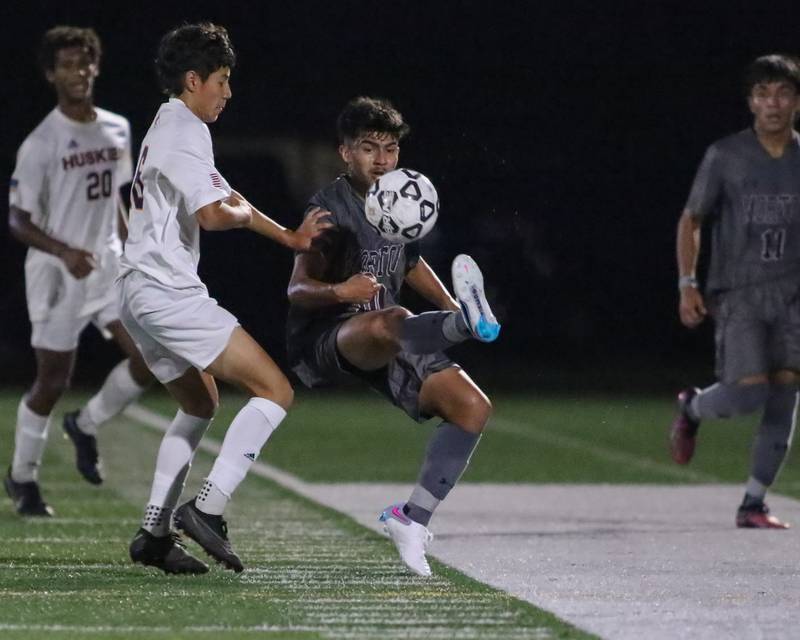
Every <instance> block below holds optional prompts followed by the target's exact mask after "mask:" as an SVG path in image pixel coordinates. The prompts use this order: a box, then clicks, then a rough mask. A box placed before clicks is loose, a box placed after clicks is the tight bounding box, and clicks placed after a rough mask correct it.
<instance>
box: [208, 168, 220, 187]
mask: <svg viewBox="0 0 800 640" xmlns="http://www.w3.org/2000/svg"><path fill="white" fill-rule="evenodd" d="M209 175H210V176H211V184H212V185H213V186H215V187H216V188H217V189H222V178H221V177H220V175H219V174H218V173H216V172H215V173H211V174H209Z"/></svg>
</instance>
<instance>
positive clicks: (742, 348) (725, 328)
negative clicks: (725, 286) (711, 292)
mask: <svg viewBox="0 0 800 640" xmlns="http://www.w3.org/2000/svg"><path fill="white" fill-rule="evenodd" d="M710 308H711V314H712V316H713V318H714V322H715V342H716V373H717V377H718V378H719V380H720V381H721V382H725V383H728V384H731V383H734V382H736V381H738V380H741V379H742V378H745V377H748V376H754V375H759V374H766V373H770V372H774V371H778V370H781V369H790V370H794V371H800V286H798V283H796V282H792V281H790V280H783V281H780V282H775V283H770V284H768V285H759V286H754V287H748V288H744V289H737V290H734V291H728V292H725V293H722V294H717V295H716V296H714V297H713V298H712V301H711V303H710Z"/></svg>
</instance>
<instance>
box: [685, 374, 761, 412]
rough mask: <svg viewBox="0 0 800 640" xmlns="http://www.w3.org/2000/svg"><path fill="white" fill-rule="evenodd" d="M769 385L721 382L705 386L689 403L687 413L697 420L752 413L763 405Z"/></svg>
mask: <svg viewBox="0 0 800 640" xmlns="http://www.w3.org/2000/svg"><path fill="white" fill-rule="evenodd" d="M768 394H769V385H768V384H767V383H761V384H723V383H717V384H714V385H711V386H710V387H706V388H705V389H703V390H702V391H701V392H700V393H698V394H697V395H696V396H695V397H694V398H692V401H691V402H690V403H689V407H688V409H689V415H690V417H691V418H695V419H697V420H704V419H706V418H730V417H732V416H741V415H746V414H748V413H753V411H756V410H757V409H759V408H760V407H762V406H763V405H764V403H765V402H766V400H767V395H768Z"/></svg>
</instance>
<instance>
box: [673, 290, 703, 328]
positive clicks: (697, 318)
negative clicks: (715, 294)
mask: <svg viewBox="0 0 800 640" xmlns="http://www.w3.org/2000/svg"><path fill="white" fill-rule="evenodd" d="M678 313H679V314H680V317H681V322H682V323H683V325H684V326H686V327H689V329H694V328H695V327H696V326H697V325H699V324H700V323H701V322H702V321H703V320H704V319H705V317H706V316H707V315H708V310H707V309H706V304H705V302H704V300H703V294H701V293H700V292H699V291H698V290H697V289H695V288H694V287H684V288H683V289H681V301H680V305H679V307H678Z"/></svg>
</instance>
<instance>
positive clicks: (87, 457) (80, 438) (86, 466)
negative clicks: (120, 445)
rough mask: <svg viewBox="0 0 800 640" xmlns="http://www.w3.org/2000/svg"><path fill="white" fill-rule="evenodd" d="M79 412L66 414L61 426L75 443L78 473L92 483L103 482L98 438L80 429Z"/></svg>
mask: <svg viewBox="0 0 800 640" xmlns="http://www.w3.org/2000/svg"><path fill="white" fill-rule="evenodd" d="M78 413H80V412H79V411H72V412H70V413H67V414H65V415H64V421H63V422H62V423H61V426H62V427H63V428H64V433H65V434H67V437H68V438H69V439H70V440H72V444H74V445H75V466H76V467H77V468H78V473H80V474H81V475H82V476H83V477H84V478H85V479H86V480H87V481H88V482H91V483H92V484H102V483H103V474H102V471H101V465H100V456H99V455H98V454H97V438H95V437H94V436H91V435H89V434H88V433H84V432H83V431H81V430H80V428H79V427H78Z"/></svg>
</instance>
